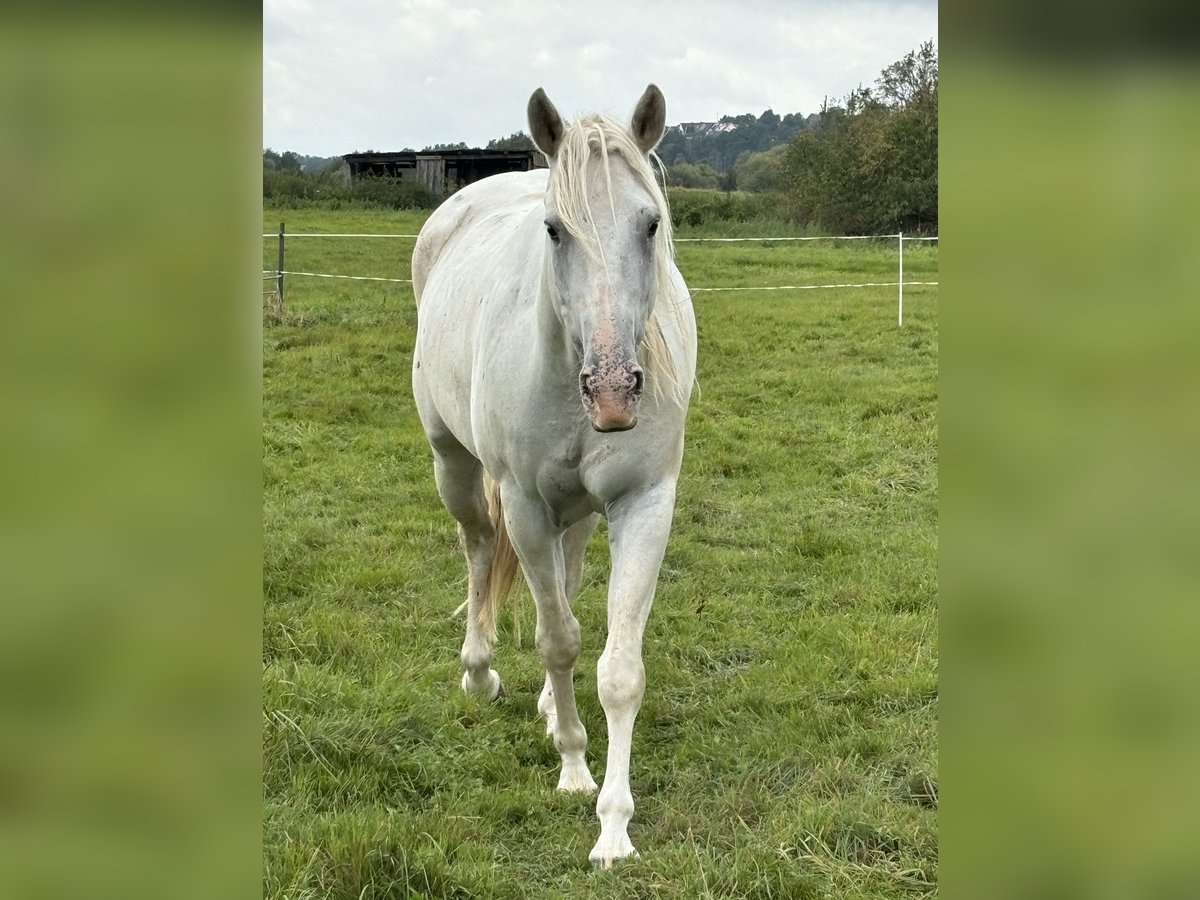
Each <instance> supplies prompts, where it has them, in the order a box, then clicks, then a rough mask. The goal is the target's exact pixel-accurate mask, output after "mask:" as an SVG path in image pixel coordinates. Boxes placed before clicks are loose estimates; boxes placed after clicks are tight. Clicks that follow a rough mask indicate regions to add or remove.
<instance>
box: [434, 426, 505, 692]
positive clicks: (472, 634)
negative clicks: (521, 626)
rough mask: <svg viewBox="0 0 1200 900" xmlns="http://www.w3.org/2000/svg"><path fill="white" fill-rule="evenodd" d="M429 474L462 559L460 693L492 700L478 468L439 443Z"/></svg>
mask: <svg viewBox="0 0 1200 900" xmlns="http://www.w3.org/2000/svg"><path fill="white" fill-rule="evenodd" d="M433 472H434V477H435V478H436V480H437V488H438V494H440V495H441V498H442V502H443V503H444V504H445V505H446V509H447V510H449V511H450V515H452V516H454V518H455V519H456V520H457V521H458V533H459V538H460V540H461V542H462V548H463V554H464V555H465V556H466V558H467V575H468V577H467V602H466V607H467V634H466V638H465V640H464V641H463V646H462V654H461V659H462V664H463V670H464V671H463V677H462V688H463V690H464V691H467V692H469V693H475V694H482V695H483V696H485V697H487V698H488V699H489V700H495V699H496V698H497V697H499V696H500V693H501V691H502V690H503V687H504V685H503V683H502V682H501V681H500V676H499V674H497V672H496V670H495V669H493V668H492V642H493V641H494V639H495V635H494V634H493V633H492V628H493V627H494V624H493V623H492V622H491V621H490V620H489V618H488V616H487V614H486V613H487V610H486V604H487V603H488V580H489V574H490V572H491V568H492V559H493V555H494V551H495V543H496V528H495V526H494V525H493V523H492V519H491V516H490V515H489V514H488V508H487V498H486V496H485V493H484V485H483V466H482V465H481V464H480V462H479V460H477V459H476V458H475V457H474V456H472V455H471V454H470V452H468V451H467V450H466V448H464V447H462V445H460V444H458V443H457V442H454V443H450V442H448V441H445V442H438V443H437V444H435V445H434V447H433Z"/></svg>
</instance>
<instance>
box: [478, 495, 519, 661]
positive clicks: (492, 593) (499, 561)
mask: <svg viewBox="0 0 1200 900" xmlns="http://www.w3.org/2000/svg"><path fill="white" fill-rule="evenodd" d="M483 491H484V494H485V495H486V496H487V505H488V515H489V516H490V517H491V520H492V526H493V527H494V528H495V529H496V541H495V544H494V545H493V549H492V564H491V566H489V567H488V572H487V581H486V582H485V586H484V597H483V608H482V609H480V611H479V624H480V625H481V626H483V630H484V632H485V633H486V634H487V635H488V636H489V637H490V638H491V639H492V640H493V641H495V640H496V616H497V614H498V613H499V612H500V607H501V606H503V605H504V601H505V600H507V599H508V595H509V594H510V593H512V589H513V585H514V584H515V583H516V580H517V572H518V569H519V568H520V561H519V560H518V559H517V551H516V550H514V549H513V545H512V541H510V540H509V538H508V528H507V527H505V524H504V507H503V506H502V505H501V503H500V485H498V484H497V483H496V482H495V481H493V480H492V478H491V476H489V475H487V474H486V473H485V474H484V476H483ZM513 628H514V631H515V632H516V637H517V645H518V646H520V643H521V623H520V619H519V617H518V615H517V607H515V606H514V607H513Z"/></svg>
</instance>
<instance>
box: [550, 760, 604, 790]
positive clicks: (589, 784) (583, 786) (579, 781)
mask: <svg viewBox="0 0 1200 900" xmlns="http://www.w3.org/2000/svg"><path fill="white" fill-rule="evenodd" d="M558 789H559V790H560V791H565V792H566V793H568V794H592V793H595V791H596V782H595V780H594V779H593V778H592V773H591V772H589V771H588V770H587V766H582V767H580V768H571V769H567V768H564V769H563V770H562V774H561V775H560V776H559V777H558Z"/></svg>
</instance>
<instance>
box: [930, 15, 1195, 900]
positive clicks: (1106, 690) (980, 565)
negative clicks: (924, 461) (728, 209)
mask: <svg viewBox="0 0 1200 900" xmlns="http://www.w3.org/2000/svg"><path fill="white" fill-rule="evenodd" d="M1180 12H1181V8H1180V7H1178V6H1177V5H1175V4H1171V5H1168V4H1154V3H1152V4H1149V5H1139V6H1136V7H1134V6H1125V5H1118V4H1099V5H1097V4H1091V3H1088V4H1084V3H1057V4H1034V3H1010V4H1004V5H998V4H997V5H992V4H970V5H969V6H956V8H955V9H954V10H953V11H951V10H947V11H946V13H945V14H944V15H943V16H942V18H941V26H942V31H941V34H942V66H943V72H942V88H943V93H942V113H943V116H942V122H943V124H944V125H945V128H943V129H942V132H941V145H940V147H941V159H940V175H941V176H943V177H944V178H945V180H946V183H945V185H943V186H942V197H943V199H944V200H945V201H946V202H945V203H944V204H943V208H942V215H943V217H944V220H943V227H942V236H943V239H944V240H945V241H946V244H945V249H946V251H947V252H946V255H945V261H944V271H943V273H942V281H943V287H945V288H946V293H945V296H946V298H947V302H946V303H945V304H944V306H943V315H944V320H943V322H942V323H941V324H942V327H943V331H942V352H941V366H942V368H941V376H940V381H941V405H940V414H941V416H940V424H941V432H940V433H941V447H942V462H941V473H942V476H943V480H942V483H941V490H942V495H941V497H942V499H941V510H940V511H941V516H940V528H939V531H940V536H941V545H940V551H941V557H940V559H941V565H940V569H941V575H940V586H941V601H942V614H941V626H942V627H941V637H942V649H943V655H942V664H943V667H944V668H943V669H942V672H943V679H944V683H943V686H944V687H945V692H944V695H943V697H942V700H943V705H942V714H943V718H942V727H943V730H942V735H943V744H942V747H941V760H942V767H943V769H942V773H941V774H942V779H943V785H942V786H943V789H944V790H943V803H944V805H943V806H942V823H941V824H942V828H943V830H942V849H943V852H944V857H943V862H944V868H943V871H942V874H943V879H944V884H945V887H946V888H947V893H948V895H949V896H969V897H974V898H984V897H1056V898H1070V897H1114V898H1115V897H1176V896H1178V897H1183V896H1192V895H1193V894H1194V893H1195V885H1194V877H1193V875H1192V874H1191V873H1190V869H1191V864H1190V862H1189V860H1190V859H1191V858H1192V857H1193V856H1194V853H1193V852H1192V850H1191V848H1193V847H1195V846H1196V841H1197V837H1198V834H1200V829H1198V828H1197V816H1196V812H1195V811H1196V809H1197V808H1198V807H1200V804H1198V802H1197V801H1198V800H1200V790H1198V783H1197V779H1196V777H1195V775H1194V773H1193V772H1192V771H1191V767H1190V766H1189V765H1188V762H1189V760H1195V759H1196V758H1197V749H1198V747H1197V703H1196V697H1197V696H1198V695H1200V694H1198V690H1197V689H1198V688H1200V678H1198V673H1200V669H1198V667H1197V665H1196V651H1195V648H1196V647H1197V636H1198V633H1197V624H1198V619H1200V607H1198V606H1197V602H1196V600H1197V597H1200V590H1198V587H1200V578H1198V577H1197V576H1198V574H1200V554H1197V553H1196V552H1195V548H1194V544H1195V541H1196V538H1197V536H1198V535H1200V502H1198V501H1200V491H1198V481H1197V467H1196V460H1197V459H1198V458H1200V455H1198V452H1197V451H1198V450H1200V440H1198V438H1200V421H1198V416H1197V413H1198V404H1197V399H1196V398H1197V396H1198V393H1197V371H1198V357H1197V354H1196V352H1195V347H1196V339H1197V336H1198V335H1200V279H1198V276H1200V254H1198V253H1197V246H1198V240H1200V227H1198V226H1197V218H1196V215H1195V210H1196V208H1197V204H1198V203H1200V173H1198V171H1197V167H1196V159H1197V149H1198V148H1200V65H1198V59H1200V58H1198V57H1197V56H1196V52H1195V42H1194V37H1193V32H1192V31H1191V30H1190V29H1188V28H1187V27H1186V23H1185V22H1184V21H1182V20H1181V19H1180V18H1179V16H1180Z"/></svg>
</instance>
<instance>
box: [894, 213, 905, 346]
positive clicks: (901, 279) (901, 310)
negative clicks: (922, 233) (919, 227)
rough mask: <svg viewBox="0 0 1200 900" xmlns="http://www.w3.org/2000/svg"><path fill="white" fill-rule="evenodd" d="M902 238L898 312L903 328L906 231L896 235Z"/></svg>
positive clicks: (898, 319) (898, 318)
mask: <svg viewBox="0 0 1200 900" xmlns="http://www.w3.org/2000/svg"><path fill="white" fill-rule="evenodd" d="M896 236H897V237H898V238H899V239H900V278H899V279H897V280H898V281H899V282H900V311H899V312H898V313H897V321H898V322H899V325H900V327H901V328H903V327H904V232H903V231H901V232H900V233H899V234H898V235H896Z"/></svg>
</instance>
